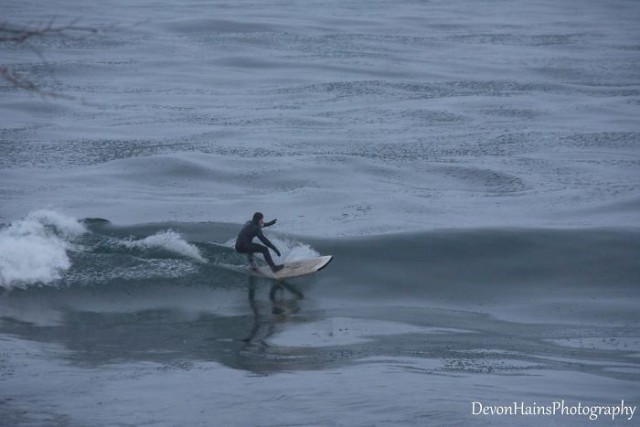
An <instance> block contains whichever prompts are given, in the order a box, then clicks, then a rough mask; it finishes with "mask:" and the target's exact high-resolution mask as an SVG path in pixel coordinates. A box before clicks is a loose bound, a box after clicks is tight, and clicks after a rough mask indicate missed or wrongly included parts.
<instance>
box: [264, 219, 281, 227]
mask: <svg viewBox="0 0 640 427" xmlns="http://www.w3.org/2000/svg"><path fill="white" fill-rule="evenodd" d="M276 221H278V219H277V218H276V219H274V220H271V221H269V222H265V223H264V226H265V227H271V226H272V225H273V224H275V223H276Z"/></svg>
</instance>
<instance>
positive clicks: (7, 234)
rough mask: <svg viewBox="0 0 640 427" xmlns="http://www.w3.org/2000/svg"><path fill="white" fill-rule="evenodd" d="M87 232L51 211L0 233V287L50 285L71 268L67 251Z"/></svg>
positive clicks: (33, 215)
mask: <svg viewBox="0 0 640 427" xmlns="http://www.w3.org/2000/svg"><path fill="white" fill-rule="evenodd" d="M85 232H86V229H85V228H84V226H83V225H82V224H81V223H80V222H78V220H77V219H74V218H71V217H68V216H65V215H63V214H60V213H58V212H54V211H50V210H38V211H34V212H31V213H29V214H28V215H27V216H26V217H25V218H24V219H21V220H19V221H16V222H13V223H11V224H10V225H9V226H7V227H6V228H3V229H0V286H1V287H3V288H5V289H11V288H14V287H22V288H24V287H26V286H28V285H31V284H35V283H43V284H47V283H51V282H53V281H55V280H58V279H60V278H61V277H62V274H63V273H64V272H65V271H66V270H68V269H69V268H70V267H71V261H70V259H69V256H68V253H67V252H68V251H70V250H77V246H76V245H74V244H73V239H75V238H77V237H78V236H80V235H82V234H84V233H85Z"/></svg>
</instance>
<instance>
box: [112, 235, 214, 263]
mask: <svg viewBox="0 0 640 427" xmlns="http://www.w3.org/2000/svg"><path fill="white" fill-rule="evenodd" d="M122 244H123V245H124V246H126V247H128V248H140V249H150V248H160V249H164V250H167V251H169V252H172V253H175V254H178V255H182V256H185V257H188V258H193V259H195V260H197V261H200V262H206V260H205V259H204V258H203V257H202V254H201V253H200V251H199V250H198V248H197V247H195V246H194V245H192V244H190V243H189V242H187V241H186V240H185V239H184V238H183V237H182V235H181V234H180V233H178V232H176V231H173V230H167V231H161V232H158V233H156V234H154V235H152V236H149V237H145V238H144V239H140V240H134V239H127V240H123V241H122Z"/></svg>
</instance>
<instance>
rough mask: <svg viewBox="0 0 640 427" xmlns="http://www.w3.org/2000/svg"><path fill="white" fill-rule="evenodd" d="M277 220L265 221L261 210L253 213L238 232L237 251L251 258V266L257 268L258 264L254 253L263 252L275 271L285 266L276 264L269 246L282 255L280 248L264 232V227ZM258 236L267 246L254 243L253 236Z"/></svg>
mask: <svg viewBox="0 0 640 427" xmlns="http://www.w3.org/2000/svg"><path fill="white" fill-rule="evenodd" d="M276 221H277V220H275V219H274V220H273V221H269V222H264V215H262V213H261V212H256V213H254V214H253V218H252V219H251V221H247V223H246V224H245V225H244V226H243V227H242V229H241V230H240V233H238V238H237V239H236V251H238V252H239V253H241V254H247V258H248V259H249V265H250V266H251V268H256V265H255V263H254V260H253V254H255V253H261V254H262V256H264V259H265V261H267V264H269V267H271V271H273V272H274V273H276V272H278V271H280V270H282V269H283V268H284V266H283V265H282V264H280V265H276V264H274V262H273V259H271V254H270V253H269V249H267V246H268V247H269V248H271V249H272V250H273V251H274V252H275V253H276V254H277V255H278V256H280V251H279V250H278V248H276V247H275V246H274V244H273V243H271V242H270V241H269V239H267V238H266V237H265V236H264V234H262V227H270V226H272V225H273V224H275V223H276ZM254 237H257V238H258V239H260V241H261V242H262V243H264V244H265V245H267V246H263V245H261V244H259V243H253V238H254Z"/></svg>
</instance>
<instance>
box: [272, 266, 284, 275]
mask: <svg viewBox="0 0 640 427" xmlns="http://www.w3.org/2000/svg"><path fill="white" fill-rule="evenodd" d="M283 268H284V265H282V264H280V265H274V266H273V267H271V271H273V272H274V273H277V272H278V271H280V270H282V269H283Z"/></svg>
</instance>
